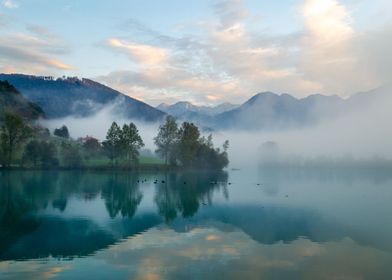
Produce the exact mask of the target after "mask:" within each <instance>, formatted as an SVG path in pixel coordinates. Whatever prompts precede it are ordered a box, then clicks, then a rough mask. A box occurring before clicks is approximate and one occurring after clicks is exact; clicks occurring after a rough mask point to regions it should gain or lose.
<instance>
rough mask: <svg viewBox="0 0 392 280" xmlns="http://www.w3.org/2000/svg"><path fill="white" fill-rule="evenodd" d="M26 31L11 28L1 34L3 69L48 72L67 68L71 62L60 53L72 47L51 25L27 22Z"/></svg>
mask: <svg viewBox="0 0 392 280" xmlns="http://www.w3.org/2000/svg"><path fill="white" fill-rule="evenodd" d="M26 29H27V31H29V33H28V32H26V33H16V32H8V33H4V34H2V36H1V37H0V71H1V72H5V73H10V72H13V73H15V72H22V73H31V74H45V75H46V74H48V73H53V71H68V70H71V69H73V68H72V66H70V65H68V64H67V63H65V62H63V61H61V60H60V59H58V58H57V57H58V56H59V55H64V54H68V53H69V47H68V46H67V45H66V44H65V43H64V42H63V41H62V40H61V39H59V38H58V37H57V36H56V35H55V34H53V33H51V32H50V31H49V30H48V29H46V28H44V27H41V26H37V25H28V26H27V27H26Z"/></svg>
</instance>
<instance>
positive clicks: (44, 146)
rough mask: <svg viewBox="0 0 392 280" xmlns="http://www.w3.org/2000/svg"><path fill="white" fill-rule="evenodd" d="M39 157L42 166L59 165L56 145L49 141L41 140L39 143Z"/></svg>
mask: <svg viewBox="0 0 392 280" xmlns="http://www.w3.org/2000/svg"><path fill="white" fill-rule="evenodd" d="M40 159H41V163H42V166H44V167H55V166H58V165H59V160H58V158H57V148H56V145H55V144H54V143H52V142H49V141H41V143H40Z"/></svg>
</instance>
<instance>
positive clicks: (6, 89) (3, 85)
mask: <svg viewBox="0 0 392 280" xmlns="http://www.w3.org/2000/svg"><path fill="white" fill-rule="evenodd" d="M7 111H9V112H14V113H16V114H18V115H20V116H21V117H22V118H24V119H26V120H37V119H40V118H44V117H45V113H44V111H43V110H42V109H41V108H40V107H39V106H38V105H37V104H34V103H32V102H30V101H29V100H27V99H26V98H25V97H23V95H22V94H20V92H19V91H18V90H17V89H16V88H15V87H14V86H13V85H11V84H10V83H8V82H7V81H4V82H3V81H0V121H1V120H2V119H3V116H4V113H5V112H7Z"/></svg>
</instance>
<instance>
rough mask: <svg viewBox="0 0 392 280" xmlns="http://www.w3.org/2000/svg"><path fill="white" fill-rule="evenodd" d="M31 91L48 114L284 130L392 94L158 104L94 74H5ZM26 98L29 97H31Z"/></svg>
mask: <svg viewBox="0 0 392 280" xmlns="http://www.w3.org/2000/svg"><path fill="white" fill-rule="evenodd" d="M0 80H7V81H9V82H10V83H12V84H14V85H15V87H16V89H17V90H19V91H20V93H21V94H22V95H23V96H24V97H26V98H27V99H28V100H29V101H30V102H32V103H31V104H36V106H37V107H38V108H42V109H41V110H43V111H44V112H45V114H46V116H47V117H48V118H61V117H67V116H70V115H73V116H81V117H84V116H90V115H93V114H95V113H96V112H98V111H100V110H101V109H103V108H109V109H110V111H111V112H112V113H113V114H115V115H118V116H120V117H123V118H131V119H138V120H144V121H151V122H155V121H160V120H162V119H163V118H164V117H165V115H166V114H169V115H172V116H174V117H176V118H177V119H178V120H179V121H190V122H194V123H196V124H198V125H200V126H201V127H202V128H203V129H205V130H210V129H215V130H220V129H251V130H282V129H288V128H298V127H304V126H309V125H314V124H317V123H319V122H320V121H323V120H328V119H330V120H332V119H334V118H336V117H338V116H341V115H343V114H346V113H347V112H352V111H357V112H361V110H367V109H368V108H369V107H371V106H377V102H378V101H377V100H383V99H385V98H387V97H388V96H391V90H390V88H378V89H374V90H371V91H368V92H362V93H357V94H354V95H352V96H351V97H349V98H347V99H343V98H341V97H339V96H337V95H328V96H327V95H321V94H314V95H310V96H307V97H305V98H295V97H293V96H291V95H289V94H285V93H284V94H280V95H279V94H276V93H273V92H262V93H258V94H256V95H254V96H252V97H251V98H250V99H249V100H247V101H246V102H244V103H243V104H241V105H234V104H231V103H223V104H220V105H218V106H215V107H210V106H197V105H194V104H192V103H190V102H186V101H181V102H177V103H175V104H172V105H167V104H160V105H159V106H157V107H156V108H154V107H152V106H150V105H148V104H146V103H143V102H141V101H138V100H136V99H133V98H131V97H129V96H127V95H124V94H122V93H120V92H118V91H116V90H113V89H111V88H109V87H107V86H105V85H102V84H100V83H97V82H95V81H92V80H89V79H78V78H59V79H53V78H51V77H37V76H29V75H22V74H0ZM26 102H28V101H27V100H26Z"/></svg>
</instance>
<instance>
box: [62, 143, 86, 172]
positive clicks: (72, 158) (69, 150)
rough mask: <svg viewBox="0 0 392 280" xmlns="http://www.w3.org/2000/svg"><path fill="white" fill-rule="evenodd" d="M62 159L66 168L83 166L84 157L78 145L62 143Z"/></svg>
mask: <svg viewBox="0 0 392 280" xmlns="http://www.w3.org/2000/svg"><path fill="white" fill-rule="evenodd" d="M61 159H62V163H63V164H64V166H66V167H73V168H74V167H80V166H81V165H82V156H81V154H80V149H79V147H78V145H75V144H71V143H62V145H61Z"/></svg>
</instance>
